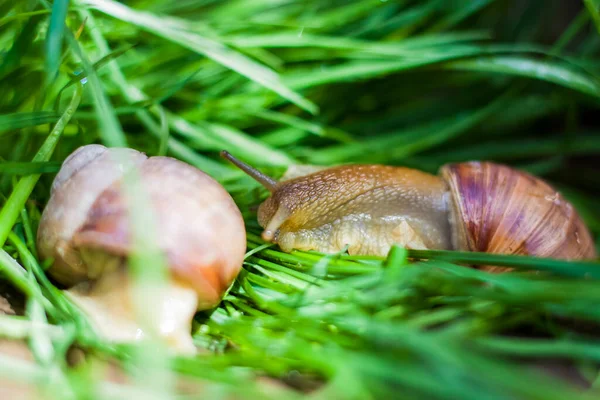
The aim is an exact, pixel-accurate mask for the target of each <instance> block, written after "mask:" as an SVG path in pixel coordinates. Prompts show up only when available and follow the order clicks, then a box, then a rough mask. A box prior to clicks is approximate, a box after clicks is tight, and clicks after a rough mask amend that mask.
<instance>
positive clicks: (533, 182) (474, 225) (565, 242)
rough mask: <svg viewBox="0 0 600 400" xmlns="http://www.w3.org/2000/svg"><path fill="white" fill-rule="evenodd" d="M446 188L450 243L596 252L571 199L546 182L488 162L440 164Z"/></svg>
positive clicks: (542, 253) (567, 254) (545, 252)
mask: <svg viewBox="0 0 600 400" xmlns="http://www.w3.org/2000/svg"><path fill="white" fill-rule="evenodd" d="M441 175H442V177H443V178H444V180H445V182H446V183H447V184H448V186H449V188H450V192H451V193H452V195H451V196H450V199H451V221H454V225H455V228H454V232H456V234H455V243H454V247H455V248H458V249H462V250H469V251H479V252H487V253H495V254H519V255H532V256H537V257H549V258H556V259H565V260H581V259H592V258H595V257H596V256H597V255H596V249H595V247H594V241H593V239H592V236H591V235H590V232H589V231H588V229H587V227H586V226H585V224H584V223H583V221H582V220H581V218H580V217H579V215H578V214H577V211H576V210H575V209H574V207H573V205H572V204H571V203H569V202H568V201H567V200H565V198H564V197H563V196H562V195H561V194H560V193H559V192H557V191H556V190H555V189H554V188H552V187H551V186H550V185H549V184H548V183H546V182H544V181H543V180H541V179H539V178H536V177H534V176H532V175H530V174H528V173H525V172H523V171H517V170H515V169H512V168H510V167H507V166H505V165H499V164H494V163H490V162H468V163H460V164H450V165H446V166H444V167H442V169H441Z"/></svg>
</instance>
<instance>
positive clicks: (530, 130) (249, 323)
mask: <svg viewBox="0 0 600 400" xmlns="http://www.w3.org/2000/svg"><path fill="white" fill-rule="evenodd" d="M599 32H600V3H599V2H598V1H595V0H585V1H582V2H579V1H569V2H565V1H558V0H550V1H533V0H531V1H516V0H514V1H509V0H471V1H455V0H452V1H448V0H445V1H444V0H427V1H410V0H397V1H391V0H388V1H380V0H368V1H366V0H362V1H360V0H359V1H353V2H349V1H341V0H340V1H338V0H333V1H327V2H323V1H313V0H307V1H298V0H255V1H252V2H249V1H242V0H240V1H214V0H179V1H177V2H173V1H168V0H145V1H144V0H137V1H135V0H132V1H122V2H117V1H113V0H85V1H83V0H77V1H75V0H72V1H68V0H55V1H53V2H51V1H46V0H20V1H16V2H15V1H11V0H0V54H1V58H0V94H1V95H0V161H1V162H0V204H2V205H3V208H2V210H1V211H0V239H1V242H2V243H3V244H4V246H3V250H2V253H0V255H1V257H0V267H1V268H0V270H1V271H2V272H3V279H4V281H5V283H6V287H7V291H10V288H12V289H14V288H16V289H18V292H20V293H24V294H26V295H27V300H26V301H25V303H24V311H25V315H24V316H4V317H2V318H0V336H3V337H6V338H12V339H15V338H17V339H26V340H27V343H28V344H29V346H30V348H31V355H32V360H30V361H31V362H28V363H26V362H25V361H23V360H22V358H21V357H17V356H14V355H13V356H10V355H5V354H4V353H3V354H0V365H1V366H0V378H1V377H6V378H7V379H9V380H10V381H11V382H12V381H23V382H26V383H29V384H35V385H36V386H38V387H40V388H41V389H42V390H44V391H45V393H47V394H50V395H52V394H54V395H55V396H56V397H57V398H125V397H126V398H137V397H144V398H149V397H152V396H154V397H156V398H175V397H182V398H183V397H185V396H188V397H190V398H194V397H200V396H208V397H209V398H254V397H260V398H265V397H268V396H272V397H275V396H277V397H278V398H286V397H290V398H295V397H296V396H298V395H300V394H305V395H306V394H307V393H310V395H311V396H313V397H315V398H336V399H338V398H339V399H342V398H344V399H345V398H357V399H358V398H360V399H363V398H391V397H394V398H407V399H408V398H419V399H423V398H434V399H456V398H461V399H471V398H472V399H488V398H489V399H504V398H508V397H510V398H519V399H521V398H522V399H564V398H573V399H575V398H577V399H579V398H581V399H585V398H594V397H597V396H598V394H599V392H598V389H595V387H596V386H595V385H594V383H595V382H596V377H597V368H596V364H597V363H598V362H599V361H600V343H599V342H598V339H599V338H598V336H599V335H598V322H599V321H600V314H599V313H598V307H597V304H598V301H600V284H598V282H597V280H596V279H597V278H598V272H597V268H598V267H599V265H594V264H586V263H567V262H556V263H551V262H549V261H541V260H534V259H529V258H526V259H516V258H514V257H512V258H511V257H508V258H502V257H500V258H498V259H494V260H495V262H499V263H502V262H504V263H507V265H508V264H510V265H513V266H516V267H517V268H523V269H537V270H540V271H546V272H545V273H541V274H539V275H534V276H532V275H530V274H522V273H519V272H517V273H514V274H509V275H502V276H496V275H490V274H487V273H483V272H480V271H475V270H471V269H468V268H465V267H462V266H459V265H458V264H461V263H466V262H469V261H470V260H469V258H468V257H469V255H464V254H462V255H461V254H459V253H439V254H437V253H431V252H430V253H424V254H417V253H413V254H410V255H411V256H414V257H420V258H429V259H430V260H429V261H420V262H419V263H417V264H407V262H406V257H407V254H406V253H405V252H403V251H401V250H399V249H398V250H397V251H395V252H394V253H393V254H391V255H390V257H389V258H388V259H387V260H380V259H374V258H368V257H364V258H361V257H349V256H347V255H333V256H331V255H329V256H323V255H319V254H315V253H301V252H296V253H292V254H291V255H288V254H284V253H281V252H279V251H278V249H277V248H276V247H268V246H265V245H264V244H263V243H262V241H260V239H259V238H258V236H256V234H257V233H258V232H259V229H258V226H257V224H256V219H255V211H254V210H255V206H256V205H257V204H258V203H259V202H260V201H261V199H263V198H264V197H265V196H266V193H265V192H264V191H263V190H262V189H260V188H259V187H258V185H257V184H256V183H254V182H253V181H251V180H250V179H249V178H247V177H245V176H243V174H241V173H240V172H239V171H237V170H235V169H234V168H232V167H231V166H230V165H228V164H226V163H224V162H222V161H221V160H219V157H218V152H219V151H220V150H222V149H223V148H226V149H227V150H228V151H230V152H231V153H232V154H234V155H236V156H237V157H239V158H241V159H243V160H244V161H246V162H248V163H251V164H253V165H255V166H257V167H259V168H261V169H262V170H264V171H265V172H268V173H270V174H273V175H274V176H277V175H279V174H281V173H282V172H283V171H284V170H285V167H286V166H288V165H291V164H295V163H309V164H320V165H334V164H340V163H349V162H361V163H385V164H390V165H406V166H410V167H415V168H419V169H423V170H426V171H429V172H433V173H435V172H436V171H437V169H438V168H439V167H440V166H441V165H442V164H444V163H446V162H451V161H452V162H453V161H467V160H473V159H480V160H481V159H486V160H494V161H498V162H503V163H507V164H510V165H514V166H516V167H519V168H523V169H525V170H528V171H530V172H533V173H535V174H537V175H539V176H542V177H544V178H545V179H548V180H549V181H551V182H552V183H553V184H554V185H555V186H557V187H558V188H560V190H561V191H562V192H563V193H564V195H565V196H566V197H567V198H568V199H569V200H571V201H572V202H573V203H574V204H575V206H576V207H577V209H578V210H579V211H580V213H581V214H582V216H583V217H584V219H585V221H586V223H587V224H588V226H589V227H590V229H591V230H592V231H593V233H594V235H595V237H596V238H598V237H599V234H600V207H599V203H600V202H599V200H598V199H599V195H600V164H599V163H598V160H599V155H600V134H599V132H598V129H599V128H600V126H599V123H598V119H597V115H598V109H599V99H600V79H599V76H600V75H599V72H600V51H599V50H600V34H599ZM61 116H62V120H61V121H62V124H59V126H55V124H56V123H57V122H58V121H59V118H61ZM94 142H97V143H104V144H106V145H109V146H130V147H134V148H136V149H139V150H142V151H145V152H147V153H148V154H149V155H158V154H168V155H170V156H174V157H177V158H179V159H181V160H184V161H186V162H188V163H190V164H192V165H195V166H197V167H198V168H200V169H202V170H204V171H205V172H207V173H209V174H211V175H212V176H213V177H215V178H217V179H218V180H219V181H220V182H221V183H222V184H223V185H225V187H226V188H227V189H228V190H229V191H230V192H231V193H232V195H233V196H234V198H235V199H236V201H237V203H238V205H239V206H240V208H241V210H242V212H243V213H244V217H245V219H246V222H247V226H248V229H249V236H248V246H249V250H250V253H249V255H248V257H247V259H246V264H245V268H244V270H243V272H242V274H240V277H239V278H238V280H237V282H236V284H235V285H234V287H233V288H232V290H231V291H230V293H229V295H228V296H227V298H226V300H225V301H224V302H223V304H222V305H221V306H220V307H219V308H218V309H217V310H214V312H212V313H204V314H202V315H198V316H197V319H196V322H197V324H196V326H195V329H196V331H195V335H194V337H195V340H196V342H197V344H198V346H199V347H201V348H202V349H204V351H203V352H202V353H201V354H200V355H199V356H197V357H194V358H181V357H173V358H169V360H168V362H164V360H158V359H156V358H155V359H154V361H152V360H153V359H152V358H150V359H149V361H148V360H146V361H145V362H144V363H140V362H139V361H140V358H139V357H137V356H135V354H136V347H135V346H113V345H111V344H109V343H105V342H103V341H102V340H100V339H98V338H96V337H95V335H94V332H93V331H92V330H91V329H90V328H89V327H88V326H87V325H86V323H85V317H84V316H82V315H80V314H78V312H77V310H75V309H74V308H73V307H72V306H71V305H70V304H69V302H68V300H66V299H65V298H64V296H62V294H61V292H60V291H58V290H56V288H55V287H54V286H53V285H52V283H51V282H49V281H48V280H47V279H46V278H45V274H44V272H43V269H44V268H45V266H44V265H43V264H42V265H40V260H37V258H36V252H35V246H34V241H33V238H34V236H35V235H34V233H35V230H36V224H37V221H38V220H39V216H40V213H41V210H42V209H43V206H44V204H45V202H46V200H47V199H48V195H49V187H50V184H51V182H52V178H53V173H55V172H56V171H58V168H59V167H60V163H61V162H62V160H64V158H65V157H66V156H67V155H68V154H69V153H71V152H72V151H73V150H74V149H75V148H77V147H78V146H81V145H83V144H89V143H94ZM597 243H598V240H597ZM478 257H483V260H482V261H490V260H492V258H489V257H488V258H486V256H478ZM490 257H491V256H490ZM14 259H16V260H17V261H18V263H17V262H15V260H14ZM15 296H17V295H16V294H15ZM17 297H18V296H17ZM523 337H527V339H524V338H523ZM74 347H75V348H77V349H83V350H85V352H86V356H85V357H84V358H85V360H84V361H81V360H80V361H79V362H77V363H75V364H77V367H73V364H74V362H73V361H72V360H71V359H72V358H73V356H72V353H73V351H74V350H73V348H74ZM94 360H96V361H97V360H101V362H100V365H101V367H102V368H101V369H97V365H96V364H98V363H96V362H95V361H94ZM107 360H110V363H111V364H110V367H107V363H108V361H107ZM107 368H108V371H109V372H110V371H111V368H113V369H114V368H116V369H118V370H119V371H120V372H119V374H117V376H118V379H117V378H115V377H114V376H112V375H110V373H109V374H108V375H107V374H105V373H103V372H102V371H104V372H106V370H107ZM541 369H550V370H552V371H553V372H552V373H554V374H556V373H557V371H559V375H561V376H563V377H564V376H566V375H569V376H570V377H571V378H570V379H568V382H563V381H562V380H557V379H553V378H548V374H546V375H544V374H541V373H539V370H541ZM561 371H562V372H561ZM111 376H112V378H111ZM125 377H127V378H125ZM157 377H158V378H157ZM165 377H167V378H165ZM165 382H171V384H167V383H165ZM173 382H175V383H173ZM569 382H570V383H569ZM28 387H29V386H28ZM185 398H187V397H185Z"/></svg>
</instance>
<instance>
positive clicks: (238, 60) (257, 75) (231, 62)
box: [87, 0, 318, 113]
mask: <svg viewBox="0 0 600 400" xmlns="http://www.w3.org/2000/svg"><path fill="white" fill-rule="evenodd" d="M87 4H88V5H89V6H91V7H93V8H95V9H97V10H98V11H101V12H103V13H105V14H108V15H111V16H112V17H114V18H117V19H120V20H122V21H125V22H128V23H130V24H133V25H135V26H137V27H139V28H141V29H143V30H146V31H148V32H151V33H154V34H155V35H158V36H160V37H162V38H164V39H166V40H168V41H171V42H173V43H177V44H179V45H180V46H182V47H185V48H187V49H189V50H191V51H194V52H197V53H199V54H203V55H205V56H206V57H209V58H211V59H213V60H214V61H216V62H218V63H220V64H223V65H224V66H226V67H228V68H231V69H232V70H234V71H236V72H238V73H239V74H241V75H244V76H246V77H248V78H249V79H251V80H253V81H254V82H256V83H258V84H260V85H262V86H264V87H266V88H268V89H271V90H272V91H274V92H276V93H278V94H279V95H281V96H282V97H284V98H286V99H288V100H289V101H291V102H292V103H294V104H296V105H298V106H299V107H302V108H303V109H305V110H307V111H309V112H311V113H316V112H317V111H318V108H317V106H316V105H314V104H313V103H311V102H310V101H308V100H306V99H305V98H304V97H302V96H301V95H299V94H298V93H296V92H294V91H292V90H290V89H289V88H288V87H287V86H286V85H285V84H283V82H282V81H281V80H280V78H279V75H277V73H275V72H274V71H272V70H271V69H269V68H267V67H265V66H263V65H260V64H258V63H255V62H254V61H252V60H251V59H249V58H247V57H246V56H244V55H242V54H240V53H238V52H236V51H233V50H231V49H230V48H228V47H227V46H225V45H223V44H222V43H220V42H218V41H216V40H213V39H209V38H206V37H203V36H201V35H199V34H197V33H195V32H193V31H192V29H191V26H190V25H189V23H187V22H186V21H184V20H178V19H176V18H167V17H163V18H160V17H158V16H156V15H154V14H151V13H148V12H142V11H137V10H133V9H131V8H129V7H127V6H125V5H122V4H120V3H117V2H114V1H112V0H88V1H87Z"/></svg>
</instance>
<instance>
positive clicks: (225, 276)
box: [37, 145, 246, 350]
mask: <svg viewBox="0 0 600 400" xmlns="http://www.w3.org/2000/svg"><path fill="white" fill-rule="evenodd" d="M131 169H135V170H136V172H137V178H138V179H139V183H140V187H141V189H142V193H143V195H144V197H145V198H146V199H147V200H148V206H149V210H150V211H151V212H152V215H150V216H149V219H151V220H152V221H153V222H154V225H155V227H156V232H157V233H158V235H157V238H156V239H155V244H156V247H157V248H158V250H159V252H160V253H161V255H162V257H163V258H164V260H165V264H166V266H167V269H168V276H169V278H168V282H165V283H164V288H163V289H162V290H160V291H159V290H157V293H156V296H157V297H159V299H158V300H157V304H158V307H159V309H157V310H151V312H152V313H154V315H155V316H156V321H157V325H158V326H156V330H157V331H158V332H159V335H160V336H161V337H163V339H165V340H166V341H167V342H168V344H169V345H171V346H173V347H175V348H179V349H183V350H191V349H192V348H193V345H192V342H191V336H190V331H191V319H192V317H193V315H194V313H195V312H196V311H197V310H203V309H209V308H212V307H214V306H216V305H217V304H218V303H219V301H220V300H221V297H222V296H223V294H224V292H225V291H226V289H227V288H228V287H229V285H230V284H231V283H232V281H233V280H234V279H235V277H236V276H237V274H238V272H239V271H240V269H241V265H242V261H243V257H244V253H245V250H246V236H245V227H244V222H243V219H242V216H241V213H240V211H239V209H238V208H237V206H236V205H235V203H234V202H233V199H232V198H231V196H230V195H229V194H228V193H227V191H225V189H224V188H223V187H222V186H221V185H220V184H218V183H217V182H216V181H215V180H213V179H212V178H211V177H209V176H208V175H206V174H204V173H203V172H202V171H200V170H198V169H196V168H194V167H192V166H190V165H188V164H185V163H183V162H181V161H178V160H175V159H173V158H169V157H147V156H146V155H144V154H143V153H140V152H138V151H136V150H133V149H123V148H111V149H108V148H106V147H104V146H100V145H89V146H84V147H81V148H79V149H78V150H76V151H75V152H74V153H73V154H71V155H70V156H69V157H68V158H67V159H66V160H65V162H64V163H63V165H62V167H61V170H60V171H59V173H58V174H57V176H56V178H55V180H54V182H53V186H52V190H51V197H50V200H49V201H48V204H47V205H46V207H45V209H44V212H43V214H42V218H41V221H40V226H39V229H38V237H37V244H38V250H39V253H40V256H41V257H42V258H44V259H48V258H52V259H54V263H53V265H52V266H51V268H50V269H49V270H48V273H49V275H50V276H52V277H53V278H54V279H55V280H56V281H58V282H59V283H61V284H63V285H65V286H67V287H69V290H68V292H69V293H70V294H71V295H72V296H73V297H74V298H75V300H76V302H77V303H78V304H79V305H80V306H81V307H82V308H83V309H84V311H86V312H87V314H88V315H89V316H90V318H91V319H92V322H95V325H96V327H97V328H98V329H99V330H100V331H101V332H102V333H104V334H105V335H106V336H108V337H109V338H112V339H115V340H118V341H126V340H135V339H136V338H138V337H139V336H140V329H139V326H137V324H136V322H135V318H134V317H133V315H132V313H133V311H132V308H133V307H132V304H131V303H132V301H131V299H130V298H129V295H130V293H129V284H128V280H129V277H128V274H127V269H128V265H127V264H128V257H129V255H130V254H131V253H132V252H133V251H134V249H133V246H134V243H132V241H133V240H132V223H131V218H130V215H129V214H130V213H129V212H128V207H127V205H128V202H127V196H126V192H125V190H124V185H125V184H124V177H125V175H126V174H127V173H128V172H129V171H130V170H131ZM225 238H226V240H225Z"/></svg>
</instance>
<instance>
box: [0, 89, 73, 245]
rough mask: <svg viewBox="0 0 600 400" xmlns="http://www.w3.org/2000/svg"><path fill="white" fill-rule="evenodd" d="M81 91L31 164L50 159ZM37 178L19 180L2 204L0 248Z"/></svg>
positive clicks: (34, 176) (29, 177)
mask: <svg viewBox="0 0 600 400" xmlns="http://www.w3.org/2000/svg"><path fill="white" fill-rule="evenodd" d="M82 91H83V87H82V86H81V85H78V86H76V87H75V92H74V93H73V97H72V98H71V102H70V103H69V105H68V106H67V108H66V110H65V112H64V113H63V115H62V116H61V117H60V119H59V120H58V121H57V122H56V125H55V126H54V128H53V129H52V132H50V134H49V135H48V137H47V138H46V140H45V141H44V143H43V144H42V146H41V147H40V149H39V150H38V152H37V153H36V155H35V157H33V160H32V161H33V162H43V161H48V160H49V159H50V157H51V156H52V153H53V152H54V149H55V148H56V145H57V144H58V141H59V139H60V137H61V135H62V133H63V131H64V129H65V127H66V126H67V124H68V123H69V121H70V120H71V117H72V116H73V113H74V112H75V110H76V109H77V107H78V106H79V102H80V101H81V96H82ZM39 178H40V175H39V174H34V175H29V176H26V177H23V178H21V179H20V180H19V182H18V183H17V185H16V186H15V188H14V189H13V191H12V193H11V194H10V197H9V198H8V200H6V203H4V206H3V207H2V209H1V210H0V246H1V245H4V243H5V242H6V239H7V238H8V235H9V233H10V231H11V230H12V228H13V225H14V224H15V222H16V221H17V218H18V217H19V213H20V212H21V210H22V209H23V207H24V206H25V202H26V201H27V199H28V198H29V196H30V194H31V192H32V190H33V188H34V187H35V185H36V183H37V181H38V179H39Z"/></svg>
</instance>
